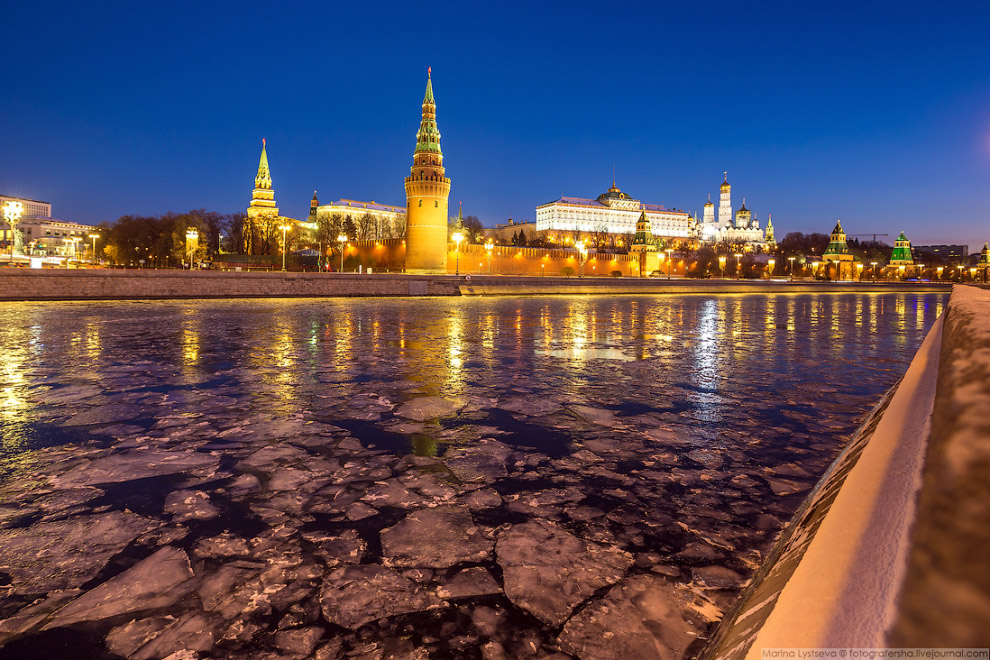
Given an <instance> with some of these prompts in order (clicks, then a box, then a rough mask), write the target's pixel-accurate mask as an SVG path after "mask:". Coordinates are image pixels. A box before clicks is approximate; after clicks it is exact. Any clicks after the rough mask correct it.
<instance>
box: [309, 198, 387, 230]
mask: <svg viewBox="0 0 990 660" xmlns="http://www.w3.org/2000/svg"><path fill="white" fill-rule="evenodd" d="M313 203H314V204H316V206H315V207H311V210H310V214H311V215H313V216H314V217H313V220H314V221H315V220H316V219H317V218H320V217H330V216H333V215H338V216H340V217H341V218H344V219H346V218H348V217H349V218H351V220H352V221H353V222H354V223H357V222H358V221H359V220H361V218H365V217H366V216H367V217H368V218H371V219H372V220H373V221H374V222H375V223H376V225H377V226H379V227H380V228H381V229H382V232H381V233H383V234H384V235H386V236H389V237H401V236H403V235H404V234H405V227H406V207H405V206H394V205H392V204H379V203H378V202H376V201H375V200H371V201H370V202H361V201H358V200H355V199H343V198H342V199H338V200H337V201H336V202H330V203H329V204H319V203H318V202H317V199H316V193H315V192H314V193H313ZM313 208H315V212H314V211H313V210H312V209H313Z"/></svg>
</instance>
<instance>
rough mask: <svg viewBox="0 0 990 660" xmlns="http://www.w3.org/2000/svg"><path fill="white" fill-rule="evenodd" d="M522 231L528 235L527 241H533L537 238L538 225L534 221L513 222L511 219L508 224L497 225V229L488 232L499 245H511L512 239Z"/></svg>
mask: <svg viewBox="0 0 990 660" xmlns="http://www.w3.org/2000/svg"><path fill="white" fill-rule="evenodd" d="M520 231H522V232H523V234H525V235H526V239H527V240H532V239H533V238H534V237H536V235H537V233H536V223H535V222H533V221H532V220H521V221H520V220H513V219H512V218H509V219H508V220H507V221H506V222H504V223H502V224H500V225H498V224H497V225H495V229H489V230H487V232H486V233H487V234H488V236H489V237H490V238H492V239H493V240H495V241H498V242H499V243H511V242H512V239H513V238H515V237H516V236H518V235H519V232H520Z"/></svg>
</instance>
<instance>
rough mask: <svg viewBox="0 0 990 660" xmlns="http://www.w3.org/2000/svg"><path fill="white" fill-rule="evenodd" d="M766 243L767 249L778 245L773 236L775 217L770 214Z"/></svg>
mask: <svg viewBox="0 0 990 660" xmlns="http://www.w3.org/2000/svg"><path fill="white" fill-rule="evenodd" d="M766 243H767V247H773V246H775V245H776V244H777V241H776V239H774V236H773V215H772V214H770V213H768V214H767V233H766Z"/></svg>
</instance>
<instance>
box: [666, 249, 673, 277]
mask: <svg viewBox="0 0 990 660" xmlns="http://www.w3.org/2000/svg"><path fill="white" fill-rule="evenodd" d="M664 252H666V253H667V279H668V280H669V279H670V262H671V261H673V259H671V257H670V255H671V254H672V253H673V252H674V250H673V249H671V248H667V249H666V250H664Z"/></svg>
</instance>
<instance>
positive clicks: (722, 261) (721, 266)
mask: <svg viewBox="0 0 990 660" xmlns="http://www.w3.org/2000/svg"><path fill="white" fill-rule="evenodd" d="M725 258H726V257H725V255H724V254H723V255H722V256H721V257H719V258H718V267H719V270H721V271H722V279H723V280H724V279H725Z"/></svg>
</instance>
